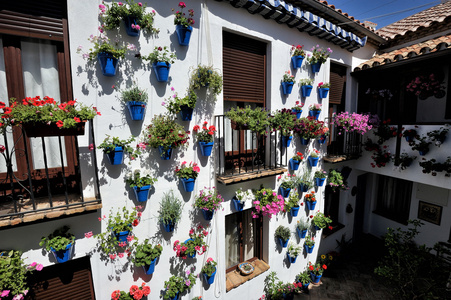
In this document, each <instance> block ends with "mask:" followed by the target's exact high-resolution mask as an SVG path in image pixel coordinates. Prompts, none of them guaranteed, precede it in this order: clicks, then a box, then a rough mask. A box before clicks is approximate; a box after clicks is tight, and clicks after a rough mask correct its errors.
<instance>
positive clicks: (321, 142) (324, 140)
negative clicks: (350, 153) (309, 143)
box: [318, 135, 327, 145]
mask: <svg viewBox="0 0 451 300" xmlns="http://www.w3.org/2000/svg"><path fill="white" fill-rule="evenodd" d="M326 141H327V137H326V136H325V135H322V136H321V137H320V138H319V139H318V143H319V144H321V145H322V144H325V143H326Z"/></svg>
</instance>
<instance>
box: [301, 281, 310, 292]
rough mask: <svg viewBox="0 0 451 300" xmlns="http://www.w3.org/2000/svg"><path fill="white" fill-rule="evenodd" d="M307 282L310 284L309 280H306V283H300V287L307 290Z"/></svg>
mask: <svg viewBox="0 0 451 300" xmlns="http://www.w3.org/2000/svg"><path fill="white" fill-rule="evenodd" d="M309 284H310V282H307V283H303V284H302V289H303V290H307V289H308V286H309Z"/></svg>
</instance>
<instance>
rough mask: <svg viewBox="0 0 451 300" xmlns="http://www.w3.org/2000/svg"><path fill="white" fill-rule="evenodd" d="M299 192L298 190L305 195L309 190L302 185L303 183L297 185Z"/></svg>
mask: <svg viewBox="0 0 451 300" xmlns="http://www.w3.org/2000/svg"><path fill="white" fill-rule="evenodd" d="M299 190H300V191H301V192H303V193H305V192H307V191H308V190H309V188H308V186H307V185H305V184H303V183H300V184H299Z"/></svg>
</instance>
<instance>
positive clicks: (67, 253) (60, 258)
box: [51, 243, 73, 263]
mask: <svg viewBox="0 0 451 300" xmlns="http://www.w3.org/2000/svg"><path fill="white" fill-rule="evenodd" d="M72 246H73V244H72V243H70V244H69V245H67V246H66V249H64V250H58V251H56V250H55V249H53V248H51V250H52V252H53V254H54V255H55V258H56V261H57V262H59V263H64V262H66V261H68V260H69V259H70V257H71V254H72Z"/></svg>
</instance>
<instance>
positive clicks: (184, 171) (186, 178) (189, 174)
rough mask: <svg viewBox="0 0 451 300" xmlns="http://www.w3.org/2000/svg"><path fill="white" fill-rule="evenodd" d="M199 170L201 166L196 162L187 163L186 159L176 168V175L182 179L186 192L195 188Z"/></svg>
mask: <svg viewBox="0 0 451 300" xmlns="http://www.w3.org/2000/svg"><path fill="white" fill-rule="evenodd" d="M199 172H200V168H199V166H198V165H197V163H195V162H190V163H189V164H187V163H186V161H184V162H182V164H181V166H180V168H179V167H177V168H176V169H175V175H177V177H179V178H180V180H181V181H182V184H183V189H184V190H185V192H192V191H193V190H194V182H195V181H196V178H197V175H199Z"/></svg>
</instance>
